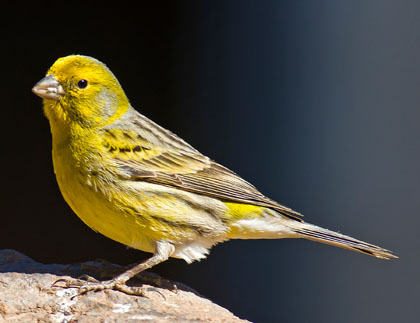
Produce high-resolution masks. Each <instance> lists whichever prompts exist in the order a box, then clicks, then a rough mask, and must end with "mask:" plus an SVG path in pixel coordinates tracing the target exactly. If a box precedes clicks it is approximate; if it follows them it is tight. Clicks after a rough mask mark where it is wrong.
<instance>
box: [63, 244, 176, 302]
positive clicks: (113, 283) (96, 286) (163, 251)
mask: <svg viewBox="0 0 420 323" xmlns="http://www.w3.org/2000/svg"><path fill="white" fill-rule="evenodd" d="M174 251H175V247H174V245H172V244H171V243H169V242H163V241H158V242H157V243H156V249H155V253H154V254H153V256H152V257H150V258H149V259H147V260H145V261H143V262H141V263H139V264H137V265H135V266H134V267H132V268H130V269H128V270H126V271H125V272H123V273H121V274H120V275H118V276H116V277H114V278H113V279H111V280H107V281H103V282H87V283H86V284H84V285H82V286H80V284H73V283H71V282H69V283H68V284H66V286H65V287H79V286H80V287H79V293H78V295H82V294H86V293H88V292H90V291H100V290H105V289H114V290H118V291H121V292H123V293H126V294H129V295H139V296H144V291H143V289H142V288H141V287H134V286H127V285H126V282H127V281H128V280H129V279H130V278H132V277H134V276H135V275H137V274H138V273H140V272H142V271H144V270H146V269H149V268H152V267H153V266H155V265H157V264H159V263H161V262H163V261H165V260H167V259H168V258H169V257H170V256H171V255H172V254H173V252H174Z"/></svg>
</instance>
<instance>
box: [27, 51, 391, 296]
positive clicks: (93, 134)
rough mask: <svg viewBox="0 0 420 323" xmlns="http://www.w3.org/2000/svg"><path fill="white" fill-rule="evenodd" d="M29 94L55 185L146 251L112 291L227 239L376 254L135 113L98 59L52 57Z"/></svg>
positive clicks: (94, 220) (101, 228)
mask: <svg viewBox="0 0 420 323" xmlns="http://www.w3.org/2000/svg"><path fill="white" fill-rule="evenodd" d="M33 91H34V92H35V93H36V94H37V95H39V96H40V97H42V98H43V99H44V112H45V115H46V116H47V118H48V119H49V121H50V126H51V132H52V139H53V152H52V154H53V163H54V170H55V174H56V177H57V182H58V185H59V187H60V190H61V192H62V194H63V196H64V198H65V200H66V201H67V203H68V204H69V205H70V206H71V208H72V209H73V211H74V212H75V213H76V214H77V215H78V216H79V217H80V218H81V219H82V221H83V222H85V223H86V224H87V225H88V226H89V227H91V228H92V229H93V230H95V231H98V232H100V233H102V234H103V235H105V236H107V237H109V238H111V239H113V240H116V241H118V242H121V243H123V244H125V245H128V246H131V247H133V248H137V249H140V250H144V251H148V252H152V253H154V255H153V257H151V258H150V259H148V260H147V261H145V262H143V263H141V264H139V265H137V266H136V267H134V268H132V269H131V270H129V271H127V272H126V273H123V274H121V275H120V276H117V277H116V278H114V279H113V280H111V281H108V282H105V283H98V284H93V285H87V286H85V287H84V290H85V291H86V290H91V289H95V290H97V289H104V288H117V289H120V290H124V291H126V292H127V291H128V289H127V288H128V287H126V286H125V282H126V281H127V280H128V279H129V278H131V277H132V276H133V275H135V274H136V273H138V272H140V271H142V270H144V269H147V268H150V267H152V266H153V265H155V264H157V263H159V262H162V261H164V260H166V259H167V258H168V257H178V258H183V259H184V260H186V261H187V262H192V261H194V260H199V259H201V258H204V257H205V256H206V254H207V253H208V251H209V249H210V248H211V247H212V246H213V245H214V244H216V243H218V242H222V241H225V240H228V239H232V238H241V239H259V238H300V237H301V238H308V239H312V240H316V241H320V242H324V243H329V244H333V245H336V246H340V247H344V248H348V249H352V250H355V251H359V252H363V253H366V254H369V255H373V256H376V257H379V258H391V257H395V256H393V255H392V254H391V253H390V252H388V251H387V250H385V249H382V248H380V247H377V246H374V245H371V244H368V243H365V242H362V241H359V240H356V239H353V238H350V237H347V236H344V235H341V234H338V233H335V232H332V231H329V230H326V229H322V228H319V227H317V226H314V225H311V224H308V223H305V222H303V221H302V219H301V218H300V214H299V213H297V212H295V211H293V210H291V209H289V208H287V207H284V206H282V205H280V204H278V203H276V202H274V201H272V200H270V199H269V198H267V197H265V196H264V195H262V194H261V193H260V192H259V191H257V190H256V189H255V187H253V186H252V185H251V184H249V183H247V182H246V181H244V180H243V179H241V178H240V177H239V176H237V175H236V174H234V173H233V172H232V171H230V170H228V169H226V168H225V167H223V166H221V165H219V164H217V163H215V162H214V161H212V160H210V159H209V158H207V157H206V156H204V155H202V154H200V153H199V152H198V151H197V150H195V149H194V148H193V147H191V146H190V145H189V144H187V143H186V142H185V141H183V140H182V139H180V138H178V137H177V136H176V135H174V134H173V133H171V132H170V131H168V130H166V129H163V128H162V127H160V126H158V125H157V124H155V123H154V122H152V121H151V120H149V119H147V118H146V117H144V116H143V115H141V114H139V113H138V112H136V111H135V110H134V109H133V108H132V107H131V106H130V103H129V101H128V99H127V97H126V95H125V93H124V91H123V90H122V88H121V86H120V84H119V83H118V80H117V79H116V78H115V76H114V75H113V74H112V73H111V71H109V69H108V68H107V67H106V66H105V65H104V64H102V63H101V62H99V61H97V60H95V59H93V58H91V57H86V56H78V55H72V56H67V57H63V58H60V59H58V60H57V61H56V62H55V63H54V65H53V66H52V67H51V68H50V70H49V71H48V73H47V76H46V77H45V78H44V79H43V80H41V81H40V82H38V83H37V84H36V85H35V87H34V89H33Z"/></svg>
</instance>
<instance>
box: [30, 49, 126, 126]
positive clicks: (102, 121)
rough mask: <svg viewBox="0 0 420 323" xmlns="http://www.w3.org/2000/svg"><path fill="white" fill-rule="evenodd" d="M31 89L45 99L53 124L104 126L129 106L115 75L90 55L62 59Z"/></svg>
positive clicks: (47, 113) (45, 105)
mask: <svg viewBox="0 0 420 323" xmlns="http://www.w3.org/2000/svg"><path fill="white" fill-rule="evenodd" d="M32 91H33V92H34V93H35V94H36V95H38V96H40V97H41V98H43V99H44V111H45V114H46V116H47V118H48V119H49V120H50V122H51V123H55V122H57V123H63V122H64V123H70V124H76V125H78V126H81V127H83V128H92V127H97V126H104V125H107V124H109V123H111V122H113V121H114V120H116V119H117V118H118V117H120V116H121V115H122V114H124V113H125V112H126V111H127V110H128V109H129V102H128V99H127V97H126V95H125V93H124V91H123V89H122V88H121V85H120V83H119V82H118V80H117V79H116V77H115V76H114V74H112V72H111V71H110V70H109V69H108V68H107V67H106V66H105V64H103V63H101V62H100V61H98V60H96V59H94V58H92V57H88V56H81V55H70V56H66V57H62V58H59V59H58V60H57V61H56V62H55V63H54V64H53V65H52V66H51V68H50V69H49V71H48V72H47V75H46V77H44V78H43V79H42V80H40V81H39V82H38V83H37V84H35V86H34V87H33V89H32Z"/></svg>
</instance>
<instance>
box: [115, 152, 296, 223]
mask: <svg viewBox="0 0 420 323" xmlns="http://www.w3.org/2000/svg"><path fill="white" fill-rule="evenodd" d="M116 162H117V165H118V166H119V167H120V168H121V169H123V170H124V173H125V174H129V176H130V179H131V180H135V181H139V180H141V181H146V182H150V183H155V184H160V185H167V186H172V187H176V188H178V189H182V190H185V191H189V192H192V193H197V194H202V195H206V196H211V197H215V198H219V199H224V200H229V201H235V202H240V203H249V204H255V205H260V206H264V207H269V208H272V209H274V210H276V211H278V212H280V213H281V214H283V215H285V216H287V217H289V218H293V219H296V220H298V221H301V219H300V218H299V217H298V216H301V214H299V213H298V212H295V211H293V210H291V209H289V208H287V207H285V206H283V205H280V204H278V203H277V202H275V201H272V200H271V199H269V198H267V197H265V196H264V195H263V194H261V193H260V192H259V191H258V190H257V189H256V188H255V187H254V186H252V185H251V184H249V183H248V182H246V181H245V180H243V179H242V178H240V177H239V176H238V175H236V174H235V173H233V172H232V171H230V170H229V169H227V168H225V167H223V166H221V165H219V164H217V163H216V162H214V161H211V160H210V159H208V158H207V157H205V156H203V155H201V154H199V153H198V154H194V155H192V154H191V153H185V152H182V153H181V152H179V153H174V152H170V151H165V152H161V153H160V154H158V155H156V156H153V157H151V158H150V159H145V158H139V159H132V158H131V159H123V158H118V157H117V158H116Z"/></svg>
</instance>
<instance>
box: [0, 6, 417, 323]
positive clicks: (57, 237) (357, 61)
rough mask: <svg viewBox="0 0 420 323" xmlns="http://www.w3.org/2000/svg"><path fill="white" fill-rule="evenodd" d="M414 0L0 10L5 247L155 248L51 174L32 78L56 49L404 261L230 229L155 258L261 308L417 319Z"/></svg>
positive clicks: (208, 292)
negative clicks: (110, 232) (201, 248)
mask: <svg viewBox="0 0 420 323" xmlns="http://www.w3.org/2000/svg"><path fill="white" fill-rule="evenodd" d="M419 13H420V4H419V3H418V2H416V1H399V2H397V1H387V0H378V1H335V0H334V1H333V0H331V1H316V0H313V1H309V0H308V1H292V0H290V1H200V2H198V1H197V2H196V1H190V2H189V1H176V2H175V1H167V2H164V1H150V2H145V1H144V2H139V3H137V4H136V5H135V6H133V7H131V6H129V5H128V4H126V3H124V2H118V3H116V4H114V5H112V6H107V5H105V4H104V3H102V2H90V1H83V2H68V1H51V2H48V1H46V2H42V1H35V2H31V3H30V4H27V3H26V4H24V3H21V2H15V3H10V2H8V4H7V5H3V7H2V13H1V18H2V19H1V22H0V24H1V25H0V27H1V42H2V50H1V54H0V55H1V74H0V94H1V95H0V98H1V100H2V101H1V102H2V104H1V109H2V114H1V120H2V122H1V125H2V126H1V127H0V131H1V133H0V138H1V154H2V158H1V169H2V181H1V183H2V185H1V197H2V214H1V222H0V223H1V230H0V248H2V249H3V248H13V249H16V250H19V251H21V252H24V253H26V254H27V255H28V256H30V257H32V258H34V259H35V260H37V261H40V262H50V263H69V262H77V261H84V260H89V259H96V258H106V259H108V260H110V261H113V262H116V263H120V264H129V263H132V262H136V261H139V260H141V259H145V258H146V257H148V256H149V254H147V253H143V252H140V251H135V250H127V249H126V248H125V247H124V246H122V245H120V244H118V243H116V242H113V241H111V240H109V239H107V238H105V237H102V236H101V235H99V234H96V233H94V232H93V231H91V230H90V229H89V228H88V227H87V226H85V225H84V224H83V223H82V222H81V221H80V220H79V219H78V218H77V217H76V216H75V215H74V214H73V213H72V211H71V210H70V208H69V207H68V206H67V205H66V203H65V202H64V200H63V199H62V197H61V194H60V192H59V190H58V187H57V184H56V181H55V177H54V173H53V168H52V163H51V138H50V133H49V125H48V121H47V120H46V118H45V117H44V116H43V113H42V108H41V100H40V99H39V98H38V97H36V96H35V95H33V94H32V93H31V88H32V86H33V85H34V84H35V83H36V82H37V81H38V80H39V79H41V78H42V77H43V75H44V74H45V72H46V71H47V69H48V68H49V66H50V65H51V64H52V63H53V62H54V61H55V60H56V59H57V58H58V57H61V56H65V55H68V54H73V53H77V54H84V55H90V56H93V57H96V58H98V59H99V60H101V61H103V62H104V63H106V64H107V65H108V67H109V68H110V69H111V70H112V71H113V72H114V74H115V75H116V76H117V78H118V79H119V81H120V82H121V84H122V86H123V88H124V90H125V91H126V93H127V95H128V97H129V98H130V100H131V103H132V105H133V106H134V107H135V108H136V109H138V110H139V111H141V112H142V113H143V114H145V115H146V116H148V117H149V118H151V119H153V120H154V121H156V122H157V123H159V124H160V125H162V126H164V127H166V128H169V129H170V130H172V131H174V132H175V133H177V134H178V135H180V136H181V137H183V138H184V139H186V140H187V141H188V142H190V143H191V144H192V145H193V146H195V147H196V148H198V149H199V150H200V151H201V152H202V153H204V154H206V155H208V156H210V157H211V158H213V159H215V160H216V161H218V162H220V163H222V164H223V165H225V166H227V167H229V168H231V169H232V170H234V171H235V172H237V173H238V174H239V175H241V176H242V177H244V178H245V179H247V180H248V181H250V182H251V183H253V184H254V185H255V186H256V187H257V188H259V189H260V190H261V191H262V192H263V193H264V194H265V195H267V196H269V197H271V198H273V199H275V200H277V201H279V202H280V203H283V204H285V205H287V206H289V207H292V208H294V209H296V210H298V211H300V212H302V213H304V214H305V219H306V220H307V221H308V222H313V223H316V224H319V225H321V226H325V227H328V228H330V229H334V230H339V231H341V232H343V233H347V234H350V235H353V236H355V237H358V238H360V239H364V240H367V241H369V242H372V243H376V244H379V245H381V246H383V247H386V248H390V249H391V250H393V251H395V252H396V254H397V255H399V256H400V259H398V260H392V261H381V260H378V259H374V258H371V257H367V256H363V255H360V254H356V253H352V252H349V251H345V250H339V249H337V248H333V247H328V246H323V245H320V244H316V243H313V242H308V241H301V240H283V241H273V240H267V241H258V240H255V241H254V240H249V241H231V242H228V243H224V244H222V245H219V246H217V247H215V248H214V249H213V250H212V253H211V255H210V256H209V258H208V259H206V260H204V261H202V262H200V263H194V264H191V265H187V264H186V263H185V262H183V261H181V260H173V259H171V260H169V261H167V262H165V263H163V264H161V265H159V266H157V267H156V268H153V271H154V272H157V273H160V274H162V275H164V276H166V277H168V278H170V279H174V280H178V281H181V282H184V283H186V284H189V285H190V286H191V287H193V288H195V289H197V290H198V291H199V292H200V293H202V294H203V295H205V296H207V297H209V298H210V299H212V300H213V301H215V302H216V303H218V304H220V305H222V306H225V307H227V308H228V309H229V310H231V311H232V312H233V313H234V314H236V315H238V316H240V317H242V318H246V319H249V320H252V321H255V322H273V321H281V322H397V321H398V322H414V321H416V319H417V318H418V317H419V315H420V312H419V311H420V309H419V307H418V306H417V305H416V304H417V303H418V302H417V299H418V292H417V291H418V290H419V288H420V283H419V275H418V274H419V269H420V267H419V262H420V261H419V246H420V238H419V236H420V235H419V233H418V232H419V229H418V228H419V210H420V198H419V196H420V185H419V179H420V172H419V167H420V143H419V137H420V128H419V117H420V110H419V102H420V91H419V86H420V82H419V81H420V70H419V69H420V59H419V58H420V19H419V18H420V17H419Z"/></svg>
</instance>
